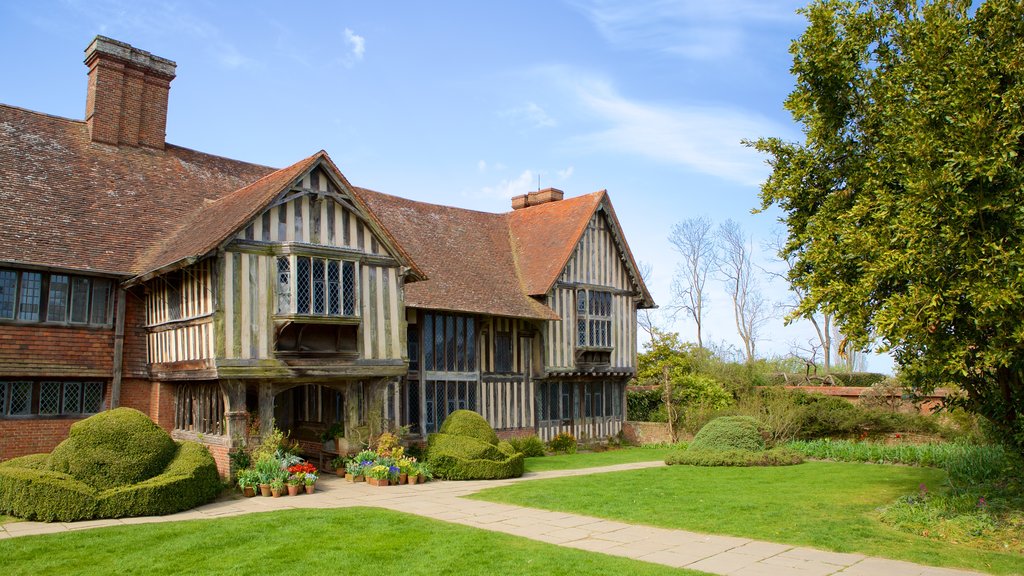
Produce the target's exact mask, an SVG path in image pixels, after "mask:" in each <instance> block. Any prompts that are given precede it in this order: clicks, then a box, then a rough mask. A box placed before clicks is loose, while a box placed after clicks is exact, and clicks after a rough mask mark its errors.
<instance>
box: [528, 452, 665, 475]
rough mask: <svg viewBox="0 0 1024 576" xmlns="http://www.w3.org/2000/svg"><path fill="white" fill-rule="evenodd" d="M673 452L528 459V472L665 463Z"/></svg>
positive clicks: (591, 454)
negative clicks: (637, 463) (636, 463)
mask: <svg viewBox="0 0 1024 576" xmlns="http://www.w3.org/2000/svg"><path fill="white" fill-rule="evenodd" d="M671 451H672V448H669V447H655V446H641V447H638V448H637V447H632V448H622V449H618V450H605V451H604V452H579V453H576V454H559V455H556V456H537V457H535V458H527V459H526V471H527V472H545V471H548V470H574V469H577V468H593V467H595V466H611V465H613V464H628V463H632V462H653V461H662V462H664V461H665V456H667V455H668V453H669V452H671Z"/></svg>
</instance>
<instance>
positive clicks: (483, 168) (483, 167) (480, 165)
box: [476, 160, 487, 174]
mask: <svg viewBox="0 0 1024 576" xmlns="http://www.w3.org/2000/svg"><path fill="white" fill-rule="evenodd" d="M476 171H477V172H480V173H481V174H482V173H484V172H487V161H486V160H480V161H478V162H477V163H476Z"/></svg>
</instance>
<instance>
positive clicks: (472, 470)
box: [427, 410, 523, 480]
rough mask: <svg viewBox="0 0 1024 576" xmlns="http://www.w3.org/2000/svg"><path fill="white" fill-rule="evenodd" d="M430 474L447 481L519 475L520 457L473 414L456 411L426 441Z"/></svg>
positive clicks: (519, 454)
mask: <svg viewBox="0 0 1024 576" xmlns="http://www.w3.org/2000/svg"><path fill="white" fill-rule="evenodd" d="M427 462H428V463H429V464H430V470H431V473H432V474H433V475H434V476H435V477H437V478H444V479H447V480H496V479H499V478H514V477H518V476H522V475H523V454H522V453H521V452H518V451H517V450H516V449H515V448H514V447H513V446H512V444H510V443H508V442H499V441H498V435H497V434H495V432H494V429H493V428H491V425H490V424H488V423H487V421H486V420H484V418H483V416H480V415H479V414H477V413H476V412H472V411H469V410H456V411H455V412H452V413H451V414H450V415H449V416H448V418H447V419H446V420H445V421H444V424H442V425H441V430H440V432H438V433H436V434H431V435H430V436H429V437H428V438H427Z"/></svg>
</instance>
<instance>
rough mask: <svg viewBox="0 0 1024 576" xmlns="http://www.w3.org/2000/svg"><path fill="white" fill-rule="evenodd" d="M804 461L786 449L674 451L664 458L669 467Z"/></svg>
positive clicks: (781, 463) (794, 452)
mask: <svg viewBox="0 0 1024 576" xmlns="http://www.w3.org/2000/svg"><path fill="white" fill-rule="evenodd" d="M803 461H804V458H803V456H802V455H801V454H800V453H799V452H796V451H795V450H790V449H788V448H775V449H772V450H762V451H758V452H754V451H750V450H692V449H690V450H676V451H674V452H671V453H669V455H668V456H667V457H665V463H666V464H669V465H673V464H684V465H690V466H791V465H793V464H800V463H801V462H803Z"/></svg>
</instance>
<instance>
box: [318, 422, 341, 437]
mask: <svg viewBox="0 0 1024 576" xmlns="http://www.w3.org/2000/svg"><path fill="white" fill-rule="evenodd" d="M339 436H340V437H344V436H345V426H344V424H342V423H341V422H335V423H334V424H331V425H330V426H329V427H328V428H327V429H326V430H324V431H323V433H322V434H320V441H321V442H330V441H331V440H334V439H335V438H338V437H339Z"/></svg>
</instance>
